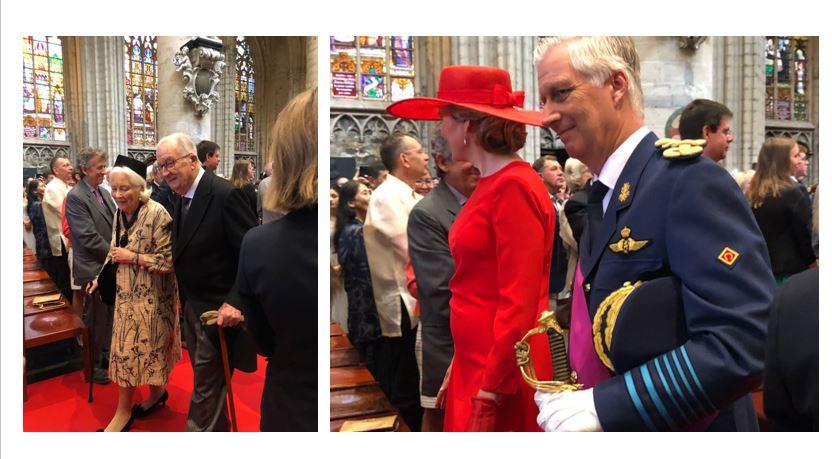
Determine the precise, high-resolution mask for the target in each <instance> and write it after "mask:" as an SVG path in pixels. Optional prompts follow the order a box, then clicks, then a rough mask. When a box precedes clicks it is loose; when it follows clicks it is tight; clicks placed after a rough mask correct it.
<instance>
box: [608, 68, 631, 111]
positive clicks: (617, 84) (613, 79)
mask: <svg viewBox="0 0 832 459" xmlns="http://www.w3.org/2000/svg"><path fill="white" fill-rule="evenodd" d="M610 84H611V85H612V100H613V102H614V103H615V104H616V105H618V104H620V103H621V102H622V101H624V100H625V99H626V98H627V91H628V90H629V89H630V79H629V78H628V77H627V73H625V72H623V71H621V70H614V71H613V72H612V75H610Z"/></svg>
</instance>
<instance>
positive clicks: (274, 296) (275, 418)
mask: <svg viewBox="0 0 832 459" xmlns="http://www.w3.org/2000/svg"><path fill="white" fill-rule="evenodd" d="M317 209H318V208H317V206H313V207H308V208H305V209H300V210H297V211H294V212H290V213H289V214H287V215H286V216H285V217H283V218H282V219H280V220H277V221H273V222H271V223H267V224H265V225H262V226H259V227H257V228H254V229H252V230H251V231H249V232H248V234H246V236H245V238H244V239H243V246H242V248H241V249H240V269H239V271H238V273H237V288H238V291H239V294H240V298H241V301H242V303H241V305H242V309H243V313H244V314H245V317H246V326H247V327H248V329H249V331H250V332H251V334H252V336H254V339H255V341H256V342H257V347H258V350H259V352H260V353H261V354H263V355H265V356H266V357H268V360H269V364H268V366H267V367H266V382H265V384H264V386H263V398H262V400H261V405H260V430H262V431H293V432H294V431H312V432H314V431H316V430H317V428H318V426H317V407H318V352H317V350H318V339H317V336H318V333H317V330H318V326H317V323H318V320H317V319H318V256H317V254H318V249H317V247H318V239H317V235H318V229H317V227H318V224H317V213H318V212H317Z"/></svg>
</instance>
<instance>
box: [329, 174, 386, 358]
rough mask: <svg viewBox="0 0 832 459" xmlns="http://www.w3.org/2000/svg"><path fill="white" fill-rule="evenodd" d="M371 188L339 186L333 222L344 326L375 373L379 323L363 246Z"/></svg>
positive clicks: (351, 340) (356, 183) (358, 185)
mask: <svg viewBox="0 0 832 459" xmlns="http://www.w3.org/2000/svg"><path fill="white" fill-rule="evenodd" d="M370 193H371V192H370V188H368V187H367V186H366V185H364V184H363V183H361V182H358V181H355V180H351V181H349V182H347V183H345V184H344V185H342V186H341V188H340V190H339V197H338V210H337V212H336V216H337V219H336V223H335V249H336V252H337V253H338V263H339V264H340V265H341V270H342V273H343V275H344V289H345V290H346V291H347V302H348V315H347V329H348V333H349V336H350V342H352V344H353V346H355V348H356V349H358V352H359V353H360V354H361V356H362V357H364V361H365V362H367V368H368V369H369V370H370V372H371V373H373V374H375V371H376V365H375V360H374V358H375V347H376V344H377V343H378V341H379V338H381V325H380V324H379V321H378V311H377V309H376V303H375V300H374V299H373V282H372V280H371V278H370V264H369V262H368V261H367V252H366V250H365V248H364V218H365V217H366V216H367V206H369V205H370Z"/></svg>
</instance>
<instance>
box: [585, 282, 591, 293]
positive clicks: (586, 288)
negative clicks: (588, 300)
mask: <svg viewBox="0 0 832 459" xmlns="http://www.w3.org/2000/svg"><path fill="white" fill-rule="evenodd" d="M589 288H590V287H589V282H587V283H586V284H584V291H585V292H586V293H589Z"/></svg>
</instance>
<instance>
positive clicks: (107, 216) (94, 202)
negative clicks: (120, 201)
mask: <svg viewBox="0 0 832 459" xmlns="http://www.w3.org/2000/svg"><path fill="white" fill-rule="evenodd" d="M79 185H81V186H83V187H84V188H83V189H84V191H86V196H87V200H88V201H89V206H90V207H92V208H93V209H95V210H96V211H98V213H100V214H101V216H102V217H104V221H105V222H107V226H109V227H110V228H111V229H112V227H113V213H108V212H110V210H111V209H110V203H108V202H107V201H108V200H109V199H110V196H109V193H107V190H104V189H102V188H101V187H98V192H99V193H101V200H102V201H104V207H106V209H103V208H102V207H101V204H99V203H98V199H97V198H96V197H95V194H93V192H92V190H90V187H89V186H88V185H87V183H86V182H84V183H83V184H80V183H79ZM104 193H107V195H106V196H105V195H104Z"/></svg>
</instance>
